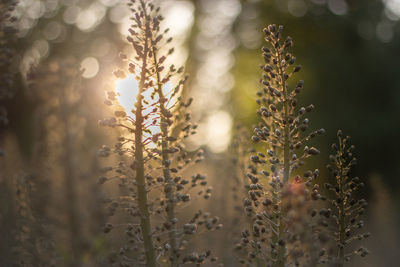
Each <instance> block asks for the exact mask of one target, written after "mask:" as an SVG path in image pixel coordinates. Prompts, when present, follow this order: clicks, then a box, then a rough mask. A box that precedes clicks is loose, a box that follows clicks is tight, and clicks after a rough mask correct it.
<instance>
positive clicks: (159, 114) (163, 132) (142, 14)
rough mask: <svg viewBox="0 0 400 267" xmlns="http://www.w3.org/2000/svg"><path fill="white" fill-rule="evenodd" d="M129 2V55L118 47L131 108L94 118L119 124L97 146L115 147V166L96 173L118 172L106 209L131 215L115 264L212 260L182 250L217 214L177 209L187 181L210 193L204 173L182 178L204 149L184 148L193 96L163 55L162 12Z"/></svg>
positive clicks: (214, 224) (111, 97)
mask: <svg viewBox="0 0 400 267" xmlns="http://www.w3.org/2000/svg"><path fill="white" fill-rule="evenodd" d="M129 7H130V9H131V11H132V12H133V17H132V21H133V25H132V27H131V28H130V29H129V32H130V35H129V36H128V37H127V40H128V42H129V43H130V44H131V45H132V47H133V49H134V52H135V56H134V58H133V59H128V57H127V56H126V55H123V54H121V58H122V59H123V60H124V61H127V62H128V65H129V68H128V71H129V73H130V74H131V75H135V77H136V79H137V81H138V89H139V90H138V94H137V97H136V103H135V108H134V110H132V112H131V114H127V112H125V111H124V110H120V109H118V110H116V111H115V112H114V115H115V116H113V117H111V118H107V119H104V120H102V121H100V124H101V125H103V126H109V127H116V128H118V129H120V132H121V136H120V137H118V143H117V144H116V145H115V147H114V149H111V148H108V147H106V146H104V147H103V148H102V149H101V151H100V155H101V156H108V155H109V154H110V153H112V152H115V153H116V154H117V155H119V157H120V159H121V161H120V162H119V163H118V164H117V165H116V166H112V167H106V168H104V169H103V171H104V172H108V173H112V172H114V174H115V175H113V176H112V177H110V176H109V177H106V176H102V177H100V180H99V181H100V182H101V183H104V182H106V181H108V180H111V179H118V180H119V182H120V186H121V187H123V188H125V189H127V193H126V194H125V195H122V196H120V197H117V198H115V199H114V200H112V202H111V213H112V214H113V213H114V212H115V211H116V210H117V209H118V208H122V209H124V210H125V211H126V212H127V213H128V214H129V215H130V216H131V217H132V219H129V222H127V224H124V226H125V233H126V235H127V236H128V239H129V241H128V243H127V244H126V245H124V246H123V247H122V248H121V250H120V253H119V255H120V262H121V265H122V266H138V265H146V266H158V265H159V264H161V265H162V264H167V265H168V266H180V265H182V264H185V263H194V264H196V265H200V264H202V263H203V262H205V261H206V260H207V259H210V260H213V261H215V260H216V259H215V258H212V259H211V258H210V251H204V252H201V253H195V252H188V251H187V250H185V248H186V244H187V243H188V242H189V241H190V239H191V238H192V236H194V235H195V234H196V233H197V232H199V231H200V229H199V228H205V229H207V230H215V229H219V228H220V227H221V225H220V224H219V219H218V217H212V216H211V215H210V214H209V213H203V212H202V211H201V210H199V211H198V212H196V213H195V214H194V215H193V216H192V218H191V219H189V220H187V219H186V221H185V218H184V216H180V213H181V211H180V209H181V206H184V205H186V203H188V202H189V201H190V200H191V195H190V193H189V191H190V189H191V188H193V187H196V186H198V185H199V186H201V187H204V189H201V190H200V191H199V192H198V195H202V196H203V197H204V198H205V199H208V198H209V197H210V193H211V188H209V187H207V181H206V180H205V178H206V177H205V176H204V175H201V174H193V175H192V177H191V178H190V179H188V178H185V176H187V175H188V174H187V172H185V169H186V168H187V167H188V166H190V165H192V164H194V163H197V162H199V161H201V159H202V156H203V153H202V152H201V151H195V152H188V151H186V150H185V144H184V139H186V138H187V137H189V136H191V135H193V134H195V132H196V128H197V125H196V124H192V123H191V122H190V121H191V116H190V113H188V111H187V108H188V107H189V106H190V104H191V102H192V99H189V100H188V101H184V99H183V96H182V90H183V88H184V84H185V81H186V80H187V77H186V76H185V77H183V78H180V77H182V73H183V67H180V68H177V67H175V66H174V65H173V64H172V65H169V66H167V65H166V63H165V62H166V60H167V58H168V56H169V55H171V54H172V53H173V51H174V49H173V48H171V49H169V50H165V46H166V45H167V44H168V43H170V42H171V40H172V39H171V38H168V39H166V38H165V37H164V35H165V34H166V33H167V32H168V29H167V30H164V31H161V28H160V22H161V21H162V19H163V17H162V16H161V15H160V13H159V8H156V7H154V5H153V4H152V3H149V2H147V1H131V2H130V3H129ZM114 74H115V75H116V76H117V78H124V77H125V72H124V71H123V70H117V71H115V73H114ZM171 84H175V86H171ZM170 87H172V88H171V89H169V88H170ZM116 100H117V95H116V94H115V93H114V92H113V91H110V92H108V99H107V100H106V101H105V104H107V105H113V104H114V103H115V102H116ZM132 101H133V100H132ZM117 105H118V104H117ZM160 193H161V194H160ZM137 221H138V223H137ZM112 228H114V225H113V224H111V223H109V224H107V225H106V227H105V232H109V231H111V229H112ZM112 261H113V262H115V261H116V260H114V259H112Z"/></svg>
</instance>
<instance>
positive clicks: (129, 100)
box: [115, 74, 176, 146]
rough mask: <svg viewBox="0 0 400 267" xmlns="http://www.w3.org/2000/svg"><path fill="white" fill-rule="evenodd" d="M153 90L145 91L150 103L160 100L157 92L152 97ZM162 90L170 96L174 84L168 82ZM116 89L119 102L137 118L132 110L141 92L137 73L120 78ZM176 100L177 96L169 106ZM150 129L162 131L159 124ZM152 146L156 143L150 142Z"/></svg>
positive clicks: (129, 113)
mask: <svg viewBox="0 0 400 267" xmlns="http://www.w3.org/2000/svg"><path fill="white" fill-rule="evenodd" d="M153 90H154V89H153V88H149V89H147V90H146V91H145V92H144V93H143V97H144V99H145V100H146V101H148V102H149V103H150V104H154V103H156V102H157V101H158V97H157V94H156V96H155V97H154V98H153V99H152V98H151V94H152V92H153ZM162 90H163V93H164V94H165V96H168V95H169V94H170V93H171V92H172V90H173V84H172V83H171V82H168V83H166V84H165V85H164V86H163V88H162ZM115 91H116V93H117V99H118V102H119V104H120V105H121V106H122V107H123V108H124V110H125V112H126V114H127V115H128V116H129V117H131V118H132V119H135V114H134V112H132V111H133V110H134V108H135V103H136V97H137V94H138V93H139V85H138V81H137V80H136V77H135V75H133V74H128V75H127V76H126V77H125V78H124V79H121V80H118V81H117V82H116V85H115ZM175 101H176V98H175V97H174V98H173V99H172V100H171V101H170V102H169V103H168V106H167V107H171V106H172V105H173V103H174V102H175ZM151 110H152V109H150V110H146V111H145V112H144V115H146V114H147V113H149V112H150V111H151ZM149 120H150V119H149ZM148 129H149V130H150V131H151V132H152V134H157V133H160V132H161V129H160V126H159V125H151V126H149V127H148ZM147 137H149V136H146V138H147ZM150 146H154V143H150Z"/></svg>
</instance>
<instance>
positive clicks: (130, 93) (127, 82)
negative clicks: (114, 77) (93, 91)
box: [115, 74, 139, 118]
mask: <svg viewBox="0 0 400 267" xmlns="http://www.w3.org/2000/svg"><path fill="white" fill-rule="evenodd" d="M115 89H116V92H117V95H118V96H117V99H118V102H119V103H120V104H121V106H122V107H123V108H124V109H125V112H126V114H128V115H129V116H130V117H132V118H133V117H134V116H135V115H134V114H133V113H132V109H133V108H134V106H135V102H136V95H137V94H138V92H139V87H138V82H137V80H136V79H135V75H133V74H129V75H127V76H126V78H125V79H122V80H118V81H117V83H116V87H115Z"/></svg>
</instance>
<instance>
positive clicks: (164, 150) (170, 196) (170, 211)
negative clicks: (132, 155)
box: [152, 45, 179, 267]
mask: <svg viewBox="0 0 400 267" xmlns="http://www.w3.org/2000/svg"><path fill="white" fill-rule="evenodd" d="M152 52H153V58H154V67H155V69H156V79H157V94H158V96H159V103H160V104H159V105H160V112H161V126H160V128H161V136H162V138H161V157H162V162H163V164H167V162H168V160H169V156H168V140H167V137H168V119H167V118H166V116H165V114H166V112H168V110H167V108H166V107H165V104H164V103H165V102H164V100H163V99H164V93H163V91H162V87H163V86H162V82H161V77H160V72H159V71H158V68H159V64H158V58H157V50H156V47H155V46H154V45H153V49H152ZM163 175H164V179H165V183H166V184H167V185H168V186H169V187H170V188H171V189H170V190H168V191H167V192H166V193H165V198H166V199H167V207H166V212H167V219H168V222H169V223H170V225H171V229H170V231H169V233H168V235H169V242H170V245H171V249H170V255H169V257H170V258H169V259H170V263H171V267H177V266H179V263H178V257H177V256H178V255H177V252H178V241H177V237H176V231H177V229H176V223H174V222H173V220H174V218H176V213H175V199H174V194H175V190H174V188H175V185H174V182H173V180H172V177H171V172H170V170H169V167H168V166H167V165H165V166H164V168H163Z"/></svg>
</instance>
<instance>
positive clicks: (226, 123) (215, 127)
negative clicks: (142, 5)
mask: <svg viewBox="0 0 400 267" xmlns="http://www.w3.org/2000/svg"><path fill="white" fill-rule="evenodd" d="M231 128H232V117H231V116H230V115H229V113H228V112H226V111H222V110H220V111H217V112H216V113H215V114H212V115H211V116H210V117H208V121H207V144H208V146H209V147H210V149H211V150H212V151H213V152H214V153H220V152H222V151H224V150H226V149H227V147H228V145H229V143H230V141H231Z"/></svg>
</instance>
